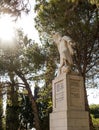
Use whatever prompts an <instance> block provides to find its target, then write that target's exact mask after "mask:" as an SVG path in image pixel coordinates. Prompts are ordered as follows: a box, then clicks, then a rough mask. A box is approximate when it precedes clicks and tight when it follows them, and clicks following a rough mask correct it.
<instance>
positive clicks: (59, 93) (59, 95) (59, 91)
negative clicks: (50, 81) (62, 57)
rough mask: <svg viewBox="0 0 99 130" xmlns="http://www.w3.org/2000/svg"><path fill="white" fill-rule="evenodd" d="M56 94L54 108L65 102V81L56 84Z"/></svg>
mask: <svg viewBox="0 0 99 130" xmlns="http://www.w3.org/2000/svg"><path fill="white" fill-rule="evenodd" d="M54 92H55V94H54V95H55V99H54V103H55V104H54V106H55V108H56V107H57V106H58V104H60V103H62V101H63V100H64V85H63V81H59V82H57V83H55V84H54Z"/></svg>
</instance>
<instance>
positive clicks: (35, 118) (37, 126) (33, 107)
mask: <svg viewBox="0 0 99 130" xmlns="http://www.w3.org/2000/svg"><path fill="white" fill-rule="evenodd" d="M15 73H16V74H17V75H18V76H19V77H20V78H21V80H22V81H23V82H24V84H25V87H26V90H27V91H28V96H29V99H30V101H31V102H32V109H33V113H34V120H35V128H36V130H41V127H40V120H39V113H38V109H37V105H36V102H35V100H34V97H33V95H32V91H31V89H30V86H29V84H28V82H27V80H26V79H25V77H24V76H23V74H22V73H21V72H18V71H15Z"/></svg>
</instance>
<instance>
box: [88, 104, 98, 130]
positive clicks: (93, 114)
mask: <svg viewBox="0 0 99 130" xmlns="http://www.w3.org/2000/svg"><path fill="white" fill-rule="evenodd" d="M90 114H91V117H92V122H93V125H94V128H95V130H98V129H99V105H98V104H97V105H96V104H92V105H90Z"/></svg>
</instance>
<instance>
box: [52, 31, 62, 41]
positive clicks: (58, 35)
mask: <svg viewBox="0 0 99 130" xmlns="http://www.w3.org/2000/svg"><path fill="white" fill-rule="evenodd" d="M60 39H61V36H60V34H59V32H57V33H53V40H54V42H55V43H58V42H59V40H60Z"/></svg>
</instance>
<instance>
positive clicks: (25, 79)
mask: <svg viewBox="0 0 99 130" xmlns="http://www.w3.org/2000/svg"><path fill="white" fill-rule="evenodd" d="M19 33H20V36H19V37H18V36H17V41H16V42H15V45H14V46H13V49H12V48H2V47H1V50H2V55H1V56H0V60H1V62H0V71H2V72H3V73H4V74H7V75H8V74H9V73H11V74H14V75H15V76H16V77H18V78H20V80H21V82H22V83H21V84H22V86H23V87H25V88H26V90H27V92H28V96H29V100H30V101H31V102H32V109H33V112H34V121H35V128H36V129H37V130H40V121H39V116H38V115H39V113H38V110H37V105H36V102H35V100H34V97H33V94H32V91H31V84H30V81H31V80H32V79H33V77H35V76H34V75H35V74H36V73H37V71H38V70H39V69H40V68H42V63H43V59H44V55H43V52H42V50H41V47H39V46H38V45H37V44H35V43H33V41H31V40H28V38H27V37H24V36H23V35H22V33H21V32H20V31H19ZM37 59H39V60H37ZM20 80H19V81H20ZM19 81H18V82H19ZM19 84H20V83H19Z"/></svg>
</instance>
